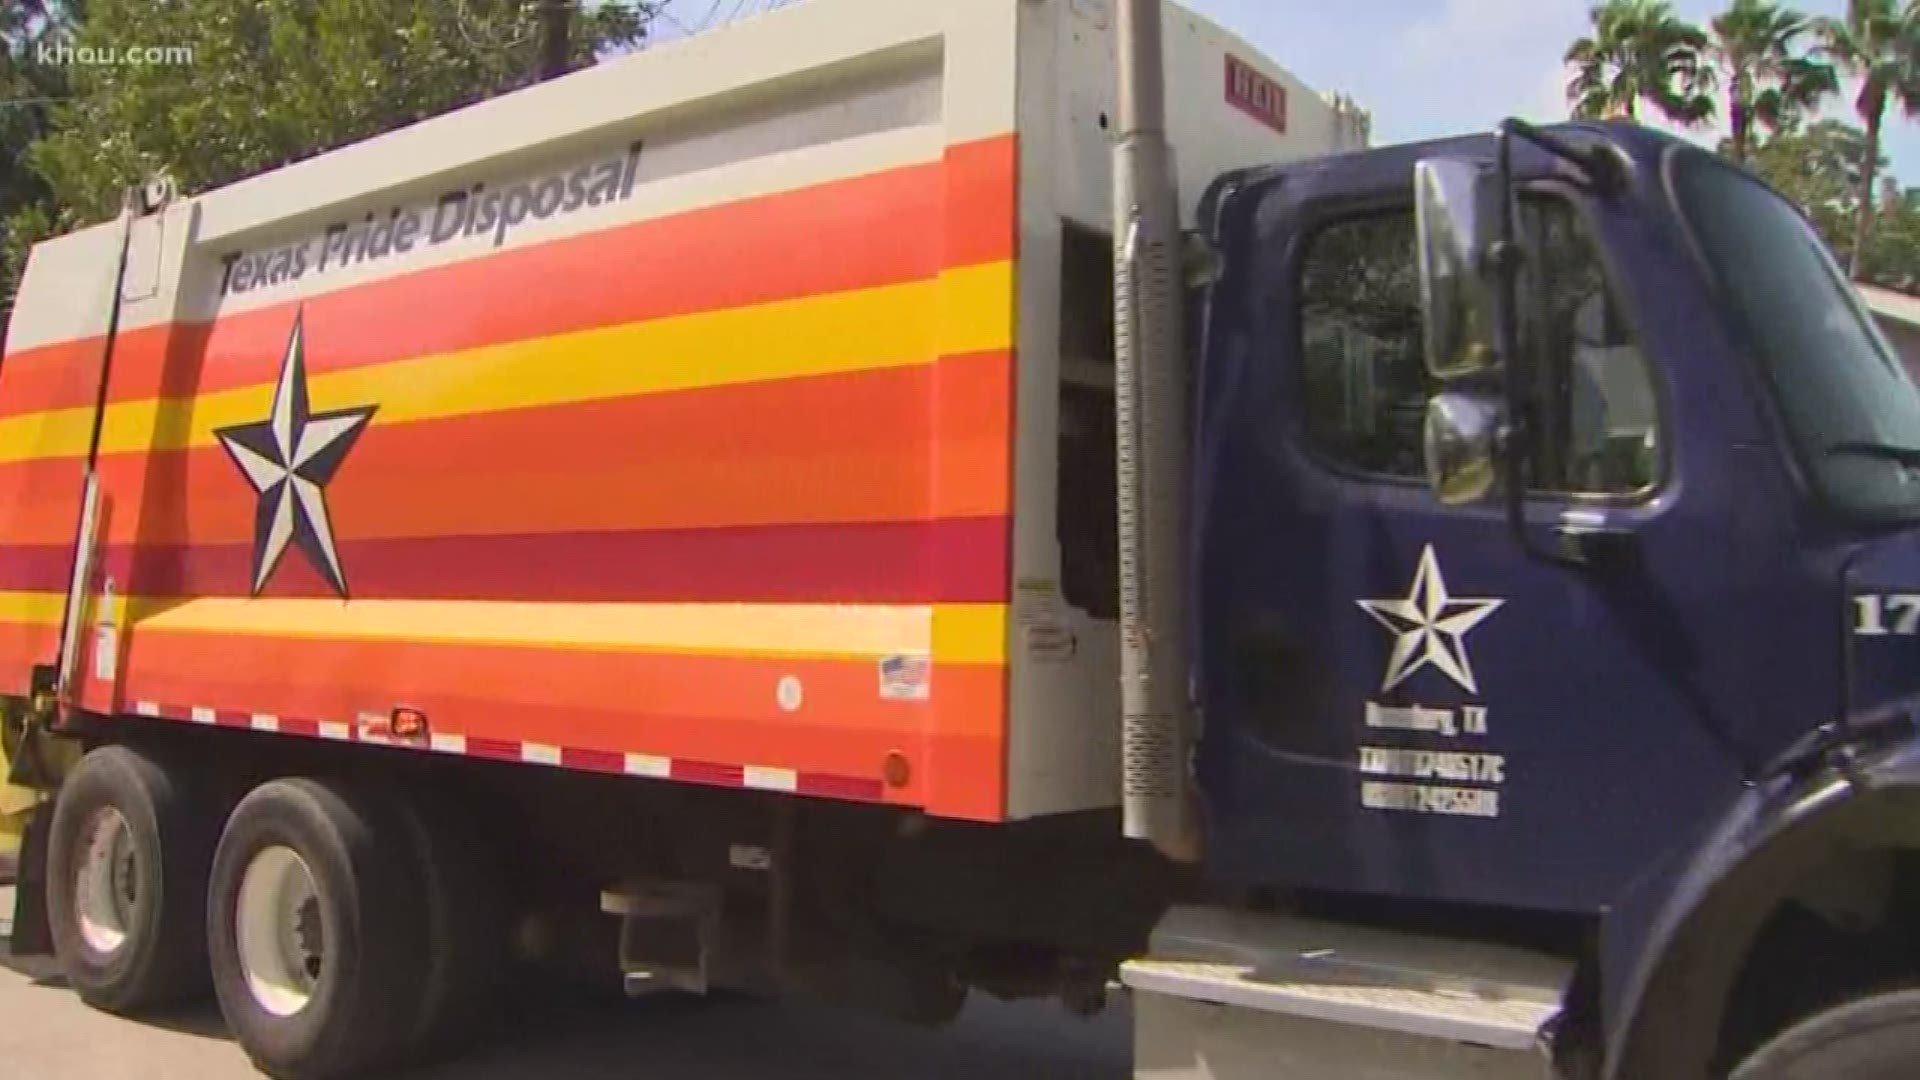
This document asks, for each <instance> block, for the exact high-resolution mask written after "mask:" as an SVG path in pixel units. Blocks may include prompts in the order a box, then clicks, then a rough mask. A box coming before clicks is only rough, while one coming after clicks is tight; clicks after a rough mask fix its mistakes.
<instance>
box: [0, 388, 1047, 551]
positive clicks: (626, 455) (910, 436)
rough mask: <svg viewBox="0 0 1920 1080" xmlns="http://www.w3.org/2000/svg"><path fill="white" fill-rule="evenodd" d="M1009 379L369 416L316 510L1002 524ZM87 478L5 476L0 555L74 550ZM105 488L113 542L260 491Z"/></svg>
mask: <svg viewBox="0 0 1920 1080" xmlns="http://www.w3.org/2000/svg"><path fill="white" fill-rule="evenodd" d="M1011 380H1012V360H1011V358H1010V357H1009V356H1008V355H1007V354H1006V353H981V354H976V355H971V356H958V357H948V358H945V359H942V360H940V361H938V362H937V363H935V364H931V365H921V366H916V367H904V368H887V369H880V370H875V371H865V372H854V373H848V374H842V375H827V376H820V377H817V378H810V379H791V380H783V381H779V382H767V383H742V384H736V385H733V386H724V387H715V388H711V389H703V390H692V391H686V392H682V393H672V394H651V395H642V396H639V397H631V398H623V399H617V400H612V401H597V402H583V403H577V404H570V405H560V406H554V407H551V408H541V409H520V410H512V411H508V412H500V413H489V414H485V415H479V416H463V417H451V418H448V419H445V420H432V421H422V422H420V423H414V424H402V425H398V426H394V427H382V426H381V424H380V422H379V418H378V416H377V415H376V417H375V419H374V423H373V425H372V426H371V427H370V428H368V429H367V433H366V434H365V436H363V437H362V439H361V441H360V443H359V444H358V445H357V446H356V447H355V448H354V450H353V452H352V453H351V454H350V455H348V457H347V460H346V463H345V464H344V465H343V466H342V467H341V469H340V472H339V475H338V476H337V477H336V478H335V480H334V482H333V484H331V485H330V486H329V487H328V489H327V498H328V500H329V502H330V504H331V506H332V510H333V520H334V524H335V527H336V528H337V529H339V530H340V531H341V533H342V535H343V536H347V537H355V538H374V537H382V538H384V537H409V536H438V535H445V534H448V533H460V534H467V535H499V534H509V533H541V532H577V531H584V530H613V529H652V528H660V529H666V528H707V527H724V526H736V525H758V524H794V523H801V522H829V521H900V520H919V519H924V518H928V517H985V516H995V515H1002V514H1006V513H1007V512H1008V511H1009V508H1010V507H1011V505H1012V497H1011V491H1010V480H1009V476H1008V473H1007V469H1006V465H1005V461H1006V457H1007V454H1008V448H1007V447H1008V441H1009V440H1010V439H1011V437H1012V435H1011V430H1010V428H1009V423H1010V418H1009V417H1008V415H1007V412H1008V405H1007V401H1008V399H1009V395H1010V394H1011V393H1012V387H1011ZM936 387H937V394H936ZM930 409H931V410H933V411H935V412H936V414H937V423H938V427H937V428H934V429H931V430H930V429H929V428H928V426H927V419H926V418H927V415H928V412H929V410H930ZM933 431H938V432H940V434H941V437H942V438H943V439H944V440H945V441H944V442H943V443H942V444H941V447H940V453H939V456H938V466H939V470H940V476H939V478H938V482H937V484H936V483H931V482H930V479H929V477H930V475H931V474H930V471H929V470H930V469H931V468H933V463H932V457H931V453H932V451H931V439H932V438H933V435H932V432H933ZM80 465H81V463H80V462H79V461H78V460H77V459H58V460H37V461H15V462H5V463H0V538H4V541H5V543H6V544H8V545H37V544H65V543H69V542H71V540H72V537H73V530H74V524H75V521H76V515H77V514H78V506H79V503H78V493H79V489H80V479H81V469H80ZM100 471H101V480H102V484H103V490H105V491H106V492H108V493H109V494H110V495H112V496H114V497H115V501H116V504H117V505H116V507H115V509H116V510H117V511H118V512H116V513H114V514H112V516H111V517H110V519H109V520H108V521H107V523H106V529H105V531H104V534H103V535H105V536H106V538H107V541H108V542H109V543H113V544H128V543H134V542H140V543H145V544H186V543H196V544H208V543H232V542H239V541H246V540H251V539H252V537H253V526H254V523H253V512H254V503H255V499H254V497H253V494H252V489H251V488H249V487H248V486H247V484H246V482H245V481H244V480H243V478H242V477H241V476H240V474H239V472H238V471H237V470H236V469H235V468H234V465H233V463H232V461H230V460H229V459H228V458H227V456H226V454H225V452H224V451H222V450H220V449H218V448H217V447H201V448H198V449H195V450H189V451H184V452H168V453H159V454H151V455H148V454H110V455H107V456H105V457H103V458H102V459H101V463H100ZM143 490H144V492H145V495H144V497H143V498H142V497H140V493H141V492H142V491H143ZM934 491H937V492H938V495H939V498H938V502H937V504H936V502H935V501H934V499H933V496H932V494H930V493H931V492H934ZM503 492H510V493H511V496H510V497H506V498H503V497H502V493H503ZM142 504H144V505H142Z"/></svg>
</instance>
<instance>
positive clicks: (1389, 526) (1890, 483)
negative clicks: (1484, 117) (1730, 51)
mask: <svg viewBox="0 0 1920 1080" xmlns="http://www.w3.org/2000/svg"><path fill="white" fill-rule="evenodd" d="M1202 218H1203V231H1204V232H1205V234H1206V236H1205V240H1206V241H1207V242H1208V244H1209V245H1210V246H1211V247H1212V248H1213V250H1214V252H1216V258H1215V260H1214V264H1215V267H1216V269H1215V273H1214V274H1213V275H1212V280H1211V281H1210V283H1209V284H1208V285H1206V286H1205V288H1204V290H1203V291H1202V292H1201V294H1200V295H1199V296H1198V297H1197V302H1196V304H1195V305H1194V307H1193V310H1194V311H1195V312H1197V313H1198V319H1197V322H1198V324H1199V325H1198V327H1197V328H1195V329H1194V331H1193V337H1194V338H1195V339H1196V348H1197V356H1198V361H1197V364H1196V365H1195V367H1196V370H1197V379H1196V386H1195V388H1194V400H1195V408H1194V417H1195V420H1194V430H1195V435H1194V450H1193V457H1192V460H1193V475H1192V480H1191V483H1192V493H1191V504H1192V519H1191V520H1192V530H1191V540H1190V552H1191V555H1190V566H1191V570H1190V588H1191V592H1192V595H1193V597H1194V598H1195V600H1194V603H1193V605H1192V614H1191V619H1190V625H1191V628H1192V629H1191V634H1192V637H1193V640H1194V642H1195V644H1194V649H1193V655H1194V657H1195V658H1196V659H1195V661H1194V665H1193V670H1194V687H1195V694H1194V699H1195V701H1196V702H1197V708H1198V711H1199V714H1200V719H1201V729H1202V734H1201V736H1200V737H1199V739H1198V741H1197V744H1196V749H1195V755H1194V772H1195V775H1196V779H1197V783H1196V786H1197V788H1198V792H1199V800H1200V803H1201V808H1202V812H1201V815H1200V816H1201V820H1202V821H1203V823H1204V828H1205V833H1206V839H1207V842H1206V852H1207V856H1206V857H1207V860H1208V869H1209V871H1210V874H1211V876H1212V877H1213V878H1215V879H1217V880H1219V881H1223V882H1228V883H1233V884H1236V885H1240V886H1244V887H1247V888H1251V889H1272V888H1276V887H1277V888H1281V889H1286V890H1291V891H1293V892H1294V893H1296V894H1299V895H1306V896H1314V895H1333V896H1339V897H1342V898H1343V902H1345V903H1347V904H1348V905H1349V910H1351V905H1352V904H1354V903H1360V902H1364V901H1368V900H1371V901H1375V902H1377V903H1378V904H1379V905H1380V907H1381V910H1382V911H1386V912H1395V911H1399V912H1403V913H1404V912H1406V911H1418V912H1421V913H1422V914H1421V915H1420V917H1419V919H1420V920H1424V921H1426V922H1428V923H1431V922H1432V921H1433V920H1434V918H1435V916H1433V915H1432V912H1434V911H1436V910H1441V911H1446V910H1453V911H1457V912H1460V913H1463V914H1462V915H1461V919H1462V920H1463V924H1464V922H1466V921H1473V920H1474V919H1476V918H1477V921H1478V923H1479V924H1486V923H1488V922H1492V923H1494V924H1496V927H1497V928H1496V929H1495V930H1494V931H1492V932H1491V935H1492V936H1495V937H1497V936H1499V935H1500V929H1499V928H1498V927H1499V926H1500V925H1504V928H1505V929H1507V930H1515V928H1518V927H1522V926H1531V925H1543V924H1556V923H1557V925H1560V926H1562V927H1563V928H1565V929H1566V934H1565V944H1564V948H1565V950H1566V951H1567V952H1568V953H1569V954H1570V955H1571V956H1572V957H1573V958H1574V960H1575V965H1574V966H1575V969H1576V970H1575V973H1574V974H1573V975H1572V977H1571V980H1570V983H1569V984H1568V986H1567V988H1566V991H1565V1000H1564V1011H1563V1012H1562V1013H1561V1014H1560V1015H1559V1016H1558V1017H1557V1019H1556V1022H1555V1024H1554V1025H1553V1026H1552V1030H1551V1031H1550V1032H1548V1033H1547V1035H1548V1036H1549V1037H1548V1038H1547V1041H1548V1042H1550V1043H1556V1044H1557V1045H1554V1046H1553V1047H1552V1057H1553V1059H1554V1062H1555V1065H1556V1068H1558V1069H1559V1070H1560V1071H1561V1072H1562V1073H1563V1074H1565V1075H1602V1074H1604V1075H1608V1076H1630V1077H1656V1078H1665V1077H1687V1076H1705V1075H1726V1074H1727V1073H1728V1072H1730V1071H1733V1070H1735V1069H1740V1070H1743V1071H1740V1072H1738V1073H1737V1074H1736V1075H1739V1076H1742V1077H1743V1078H1744V1077H1747V1076H1773V1075H1781V1076H1786V1075H1803V1073H1798V1072H1791V1071H1786V1072H1770V1071H1765V1070H1767V1069H1769V1068H1773V1067H1774V1066H1773V1065H1771V1064H1770V1063H1771V1062H1774V1061H1776V1060H1784V1058H1782V1054H1783V1053H1784V1052H1783V1051H1781V1050H1779V1049H1778V1048H1777V1047H1763V1045H1762V1044H1765V1043H1768V1041H1769V1040H1770V1039H1774V1038H1776V1037H1779V1036H1780V1035H1781V1032H1782V1031H1783V1030H1784V1029H1786V1028H1788V1027H1791V1026H1792V1024H1793V1023H1795V1022H1797V1021H1804V1020H1806V1019H1807V1018H1808V1017H1817V1016H1819V1015H1820V1014H1821V1013H1822V1012H1823V1011H1825V1010H1829V1009H1832V1008H1834V1007H1838V1006H1842V1005H1843V1004H1844V1003H1847V1002H1850V1001H1853V1000H1855V999H1858V998H1861V997H1863V996H1869V995H1872V994H1874V993H1875V992H1877V991H1884V990H1886V988H1888V987H1898V986H1900V985H1902V984H1903V983H1911V982H1913V981H1914V979H1915V977H1916V976H1917V975H1920V949H1917V948H1916V947H1917V946H1920V939H1917V938H1916V936H1915V934H1914V925H1915V920H1914V918H1913V916H1912V915H1911V913H1912V912H1914V911H1916V910H1920V908H1916V906H1915V904H1914V901H1915V900H1916V899H1920V894H1916V887H1920V876H1917V875H1916V871H1917V870H1920V861H1917V860H1916V859H1915V850H1914V849H1915V846H1916V845H1917V844H1920V814H1916V812H1915V811H1916V809H1917V808H1920V807H1917V805H1916V804H1920V744H1916V742H1915V739H1914V710H1915V707H1916V697H1915V695H1916V692H1920V531H1917V530H1920V393H1916V390H1915V388H1914V386H1913V384H1912V383H1911V382H1910V381H1909V379H1908V376H1907V374H1906V373H1905V371H1904V369H1903V368H1902V366H1901V364H1900V362H1899V360H1898V358H1897V357H1896V356H1895V354H1894V353H1893V351H1892V350H1891V348H1890V347H1889V346H1888V344H1887V342H1886V341H1885V340H1884V339H1883V338H1882V337H1881V336H1880V334H1879V333H1878V332H1877V331H1876V329H1875V328H1874V325H1873V323H1872V321H1871V319H1870V317H1869V316H1868V313H1867V311H1866V309H1865V308H1864V306H1863V305H1862V302H1861V301H1860V300H1859V298H1858V297H1857V296H1856V294H1855V293H1854V292H1853V290H1852V289H1851V288H1850V286H1849V285H1848V282H1847V279H1846V277H1845V275H1844V274H1843V273H1842V272H1841V271H1840V269H1839V268H1838V267H1837V266H1836V265H1835V263H1834V261H1833V259H1832V258H1831V257H1830V255H1829V254H1828V253H1827V251H1826V249H1825V248H1824V246H1823V245H1822V243H1821V241H1820V240H1819V238H1818V236H1817V235H1816V234H1815V233H1814V231H1813V230H1812V229H1811V227H1810V226H1809V225H1808V224H1807V222H1806V221H1805V220H1804V219H1803V218H1802V216H1801V215H1800V213H1799V212H1798V211H1797V210H1796V209H1795V208H1794V207H1793V206H1792V205H1791V204H1790V203H1788V202H1787V201H1786V200H1784V199H1782V198H1781V197H1780V196H1778V195H1777V194H1775V193H1774V192H1772V191H1771V190H1769V189H1768V188H1767V187H1766V186H1765V185H1764V184H1762V183H1761V182H1760V181H1758V180H1757V179H1755V178H1753V177H1752V176H1750V175H1748V174H1747V173H1745V172H1744V171H1742V170H1740V169H1739V168H1737V167H1735V166H1732V165H1729V164H1727V163H1725V162H1723V161H1722V160H1720V159H1718V158H1716V157H1715V156H1713V155H1711V154H1709V153H1707V152H1705V151H1702V150H1700V149H1698V148H1696V147H1694V146H1692V145H1690V144H1687V143H1684V142H1681V141H1678V140H1675V139H1671V138H1667V137H1664V136H1661V135H1659V134H1656V133H1653V132H1649V131H1647V130H1645V129H1641V128H1637V127H1633V126H1629V125H1624V124H1578V125H1565V126H1560V127H1556V128H1551V129H1546V130H1544V131H1541V130H1535V129H1533V128H1530V127H1528V126H1526V125H1519V124H1512V125H1509V126H1507V127H1506V128H1503V130H1502V132H1501V133H1500V134H1499V135H1498V136H1486V137H1479V138H1466V139H1458V140H1450V141H1443V142H1435V143H1428V144H1422V145H1413V146H1401V147H1394V148H1390V149H1383V150H1377V151H1371V152H1365V153H1359V154H1352V155H1346V156H1341V157H1334V158H1328V159H1322V160H1319V161H1315V162H1311V163H1305V164H1299V165H1290V166H1285V167H1276V168H1271V169H1262V170H1252V171H1246V172H1242V173H1237V174H1234V175H1231V176H1228V177H1225V178H1222V179H1221V180H1220V181H1219V182H1217V183H1216V184H1215V186H1214V188H1213V190H1212V191H1211V192H1210V193H1209V194H1208V196H1207V198H1206V200H1205V202H1204V204H1203V211H1202ZM1436 902H1438V904H1437V905H1436ZM1396 904H1398V905H1403V906H1402V907H1399V908H1396V907H1395V905H1396ZM1490 912H1491V913H1493V915H1492V917H1491V918H1489V917H1488V913H1490ZM1464 913H1472V915H1471V916H1469V915H1468V914H1464ZM1393 918H1395V916H1392V915H1389V916H1388V919H1389V921H1391V920H1392V919H1393ZM1403 921H1404V920H1403ZM1516 932H1517V931H1516ZM1876 1000H1877V1001H1878V1006H1876V1007H1880V1008H1882V1009H1883V1011H1884V1010H1885V1009H1888V1008H1892V1009H1894V1010H1895V1012H1896V1013H1898V1012H1899V1008H1901V1007H1904V1008H1906V1009H1907V1010H1908V1012H1906V1013H1899V1015H1902V1016H1908V1014H1909V1013H1910V1012H1911V1002H1910V1001H1907V1000H1906V999H1902V998H1900V997H1899V995H1897V994H1895V995H1892V996H1887V995H1884V994H1883V995H1880V996H1879V997H1878V998H1877V999H1876ZM1902 1002H1905V1004H1904V1006H1902V1005H1901V1003H1902ZM1889 1003H1891V1004H1889ZM1854 1019H1855V1021H1856V1023H1857V1022H1858V1018H1857V1017H1855V1018H1854ZM1883 1026H1884V1025H1883ZM1896 1028H1898V1025H1896ZM1900 1030H1904V1031H1905V1032H1906V1035H1905V1036H1904V1038H1905V1040H1906V1041H1905V1042H1904V1043H1901V1044H1900V1046H1901V1049H1899V1050H1898V1051H1897V1056H1898V1055H1905V1054H1908V1053H1912V1052H1914V1051H1915V1048H1916V1047H1920V1041H1916V1039H1915V1036H1914V1034H1913V1032H1914V1030H1915V1028H1914V1026H1913V1024H1912V1023H1911V1017H1910V1016H1909V1018H1908V1021H1907V1023H1906V1024H1905V1027H1904V1028H1903V1029H1900ZM1467 1041H1472V1040H1471V1039H1469V1040H1467ZM1889 1052H1894V1051H1889ZM1795 1060H1799V1059H1795ZM1912 1061H1913V1067H1915V1068H1920V1057H1916V1058H1913V1059H1912ZM1823 1068H1824V1066H1823ZM1754 1069H1759V1070H1761V1071H1752V1070H1754ZM1830 1074H1831V1075H1847V1076H1851V1075H1861V1076H1866V1075H1873V1076H1879V1075H1882V1074H1881V1073H1878V1072H1857V1073H1856V1072H1848V1071H1844V1070H1843V1071H1840V1072H1832V1073H1830ZM1804 1075H1814V1074H1813V1073H1805V1074H1804ZM1820 1075H1829V1073H1828V1072H1822V1073H1820ZM1886 1075H1892V1074H1886ZM1903 1075H1905V1074H1903Z"/></svg>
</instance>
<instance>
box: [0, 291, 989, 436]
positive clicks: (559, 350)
mask: <svg viewBox="0 0 1920 1080" xmlns="http://www.w3.org/2000/svg"><path fill="white" fill-rule="evenodd" d="M1012 335H1013V265H1012V264H1011V263H1007V262H1001V263H990V264H985V265H981V266H975V267H967V268H964V269H958V270H949V271H946V272H945V273H943V274H942V275H941V277H940V279H939V280H937V281H935V280H928V281H919V282H912V283H908V284H904V285H892V286H887V287H884V288H878V289H863V290H859V291H854V292H846V293H836V294H832V295H826V296H817V297H808V298H806V299H801V300H787V301H781V302H778V303H771V304H760V305H755V306H751V307H741V308H733V309H729V310H726V311H719V312H710V313H703V314H698V315H686V316H679V317H676V318H670V319H655V320H651V321H648V322H638V323H629V324H627V325H625V326H618V327H612V328H607V329H600V330H588V331H581V332H578V333H571V334H558V335H553V336H550V337H543V338H532V339H528V340H525V341H517V342H512V343H508V344H504V345H490V346H484V347H481V348H476V349H466V350H462V351H459V352H452V353H442V354H437V355H432V356H422V357H415V358H412V359H406V360H397V361H392V362H389V363H383V364H375V365H370V366H366V367H360V368H354V369H351V370H347V371H338V372H333V373H331V374H326V375H317V376H313V377H312V378H311V379H310V380H309V388H310V393H311V396H312V400H313V407H314V408H315V409H316V410H326V409H339V408H349V407H353V406H358V405H368V404H374V405H378V406H379V407H380V412H379V414H378V415H377V416H376V417H375V419H374V423H375V425H377V426H384V425H387V424H396V423H406V422H408V421H416V420H431V419H437V418H441V417H447V416H457V415H465V414H473V413H486V412H495V411H500V410H504V409H517V408H527V407H531V406H539V405H559V404H565V403H568V402H576V401H592V400H597V399H602V398H612V397H622V396H627V395H633V394H649V393H662V392H668V391H674V390H690V389H696V388H700V387H709V386H725V385H730V384H736V383H748V382H759V381H762V380H768V379H784V378H795V377H801V376H808V375H825V374H831V373H835V372H848V371H863V370H874V369H879V368H887V367H900V366H908V365H914V364H925V363H929V362H931V361H932V360H934V359H935V358H936V357H938V356H941V355H953V354H959V353H968V352H979V351H984V350H989V349H1005V348H1010V347H1011V346H1012V342H1013V336H1012ZM310 362H311V361H310ZM272 397H273V385H272V384H271V383H260V384H258V385H255V386H249V387H245V388H242V389H238V390H228V391H222V392H218V393H210V394H203V395H201V396H199V397H196V398H191V399H159V398H153V399H147V400H144V401H133V402H123V403H120V404H116V405H112V406H110V407H109V408H108V409H107V417H106V423H105V425H104V427H103V430H102V433H101V451H102V452H103V453H126V452H132V451H142V450H146V449H149V448H152V449H155V450H178V449H186V448H189V447H198V446H210V445H213V444H214V443H215V438H214V432H215V431H216V430H218V429H220V428H223V427H227V426H230V425H233V424H246V423H253V422H256V421H258V420H261V419H262V418H264V417H265V416H266V415H267V411H268V409H269V407H270V406H271V404H272ZM91 417H92V411H91V410H90V409H60V410H55V411H50V412H43V413H34V414H31V415H28V416H21V417H14V418H11V419H7V420H0V462H6V461H21V460H26V459H30V458H47V457H78V456H81V455H84V454H85V453H86V450H87V438H88V436H89V434H90V428H91Z"/></svg>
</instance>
